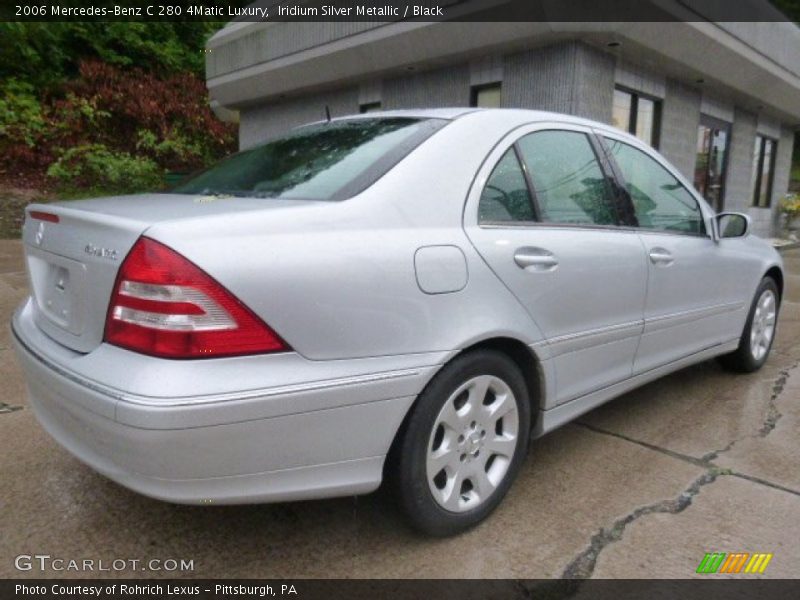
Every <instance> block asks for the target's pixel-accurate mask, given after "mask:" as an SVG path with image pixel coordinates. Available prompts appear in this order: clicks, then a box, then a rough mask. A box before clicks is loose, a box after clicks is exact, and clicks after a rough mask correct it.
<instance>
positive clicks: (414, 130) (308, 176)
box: [173, 118, 447, 200]
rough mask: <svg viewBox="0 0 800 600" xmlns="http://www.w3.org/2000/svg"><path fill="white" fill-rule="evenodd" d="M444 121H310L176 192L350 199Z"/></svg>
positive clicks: (222, 163) (228, 160)
mask: <svg viewBox="0 0 800 600" xmlns="http://www.w3.org/2000/svg"><path fill="white" fill-rule="evenodd" d="M445 123H447V121H445V120H442V119H411V118H383V119H381V118H363V119H352V120H342V121H332V122H329V123H322V124H316V125H308V126H306V127H301V128H299V129H296V130H294V131H292V132H291V133H289V134H288V135H286V136H284V137H281V138H278V139H276V140H273V141H271V142H268V143H266V144H264V145H262V146H258V147H256V148H252V149H250V150H245V151H244V152H239V153H238V154H234V155H233V156H229V157H228V158H225V159H223V160H222V161H220V162H219V163H217V164H216V165H214V166H212V167H211V168H209V169H208V170H206V171H204V172H202V173H200V174H199V175H196V176H194V177H192V178H191V179H189V180H188V181H186V182H185V183H183V184H181V185H179V186H178V187H177V188H175V189H174V190H173V192H174V193H178V194H226V195H233V196H249V197H256V198H283V199H304V200H341V199H344V198H349V197H350V196H353V195H355V194H357V193H359V192H361V191H363V190H364V189H366V188H367V187H369V186H370V185H372V184H373V183H374V182H375V181H376V180H377V179H378V178H379V177H381V176H382V175H383V174H384V173H386V172H387V171H388V170H389V169H391V168H392V167H393V166H394V165H395V164H397V162H399V161H400V160H401V159H402V158H403V157H404V156H406V155H407V154H408V153H409V152H411V150H413V149H414V148H415V147H416V146H417V145H419V144H420V143H422V141H424V140H425V139H427V138H428V137H429V136H431V135H433V133H434V132H436V131H438V130H439V129H440V128H441V127H442V126H443V125H444V124H445Z"/></svg>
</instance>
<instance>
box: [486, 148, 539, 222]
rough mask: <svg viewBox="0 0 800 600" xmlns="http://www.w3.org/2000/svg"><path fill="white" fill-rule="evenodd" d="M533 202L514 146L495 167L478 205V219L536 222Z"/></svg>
mask: <svg viewBox="0 0 800 600" xmlns="http://www.w3.org/2000/svg"><path fill="white" fill-rule="evenodd" d="M533 219H534V216H533V205H532V204H531V195H530V193H529V192H528V184H527V183H526V182H525V175H524V174H523V172H522V167H521V166H520V164H519V160H518V159H517V154H516V152H514V149H513V148H510V149H509V150H508V152H506V153H505V154H504V155H503V158H501V159H500V160H499V162H498V163H497V166H495V168H494V170H493V171H492V174H491V175H490V176H489V180H488V181H487V182H486V186H485V187H484V188H483V193H482V194H481V200H480V203H479V204H478V221H479V222H481V223H503V222H508V221H533Z"/></svg>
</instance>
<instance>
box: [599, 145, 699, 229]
mask: <svg viewBox="0 0 800 600" xmlns="http://www.w3.org/2000/svg"><path fill="white" fill-rule="evenodd" d="M606 141H607V143H608V145H609V148H610V149H611V154H612V155H613V156H614V158H615V159H616V161H617V164H618V165H619V168H620V170H621V171H622V176H623V177H624V178H625V183H626V186H627V189H628V193H629V194H630V196H631V200H632V201H633V208H634V212H635V214H636V219H637V220H638V224H639V227H643V228H645V229H660V230H663V231H673V232H677V233H694V234H702V233H703V232H704V231H705V227H704V226H703V215H702V213H701V212H700V207H699V206H698V204H697V200H695V198H694V196H692V194H691V193H690V192H689V191H688V190H687V189H686V188H685V187H683V185H681V183H680V182H679V181H678V180H677V179H676V178H675V177H674V176H673V175H672V174H671V173H670V172H669V171H667V170H666V169H665V168H664V167H663V166H661V165H660V164H659V163H658V162H657V161H656V160H654V159H653V158H652V157H650V156H648V155H647V154H645V153H644V152H642V151H641V150H639V149H637V148H634V147H633V146H630V145H628V144H625V143H623V142H620V141H617V140H609V139H607V140H606Z"/></svg>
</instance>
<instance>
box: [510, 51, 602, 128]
mask: <svg viewBox="0 0 800 600" xmlns="http://www.w3.org/2000/svg"><path fill="white" fill-rule="evenodd" d="M503 74H504V75H503V96H502V102H503V106H506V107H514V108H531V109H537V110H548V111H553V112H562V113H569V114H574V115H578V116H581V117H587V118H590V119H595V120H597V121H603V122H609V121H610V120H611V104H612V98H613V94H614V58H613V57H612V56H611V55H609V54H606V53H604V52H601V51H599V50H596V49H594V48H592V47H590V46H587V45H586V44H582V43H580V42H563V43H559V44H554V45H552V46H546V47H544V48H537V49H534V50H529V51H526V52H519V53H515V54H510V55H508V56H506V57H505V62H504V65H503Z"/></svg>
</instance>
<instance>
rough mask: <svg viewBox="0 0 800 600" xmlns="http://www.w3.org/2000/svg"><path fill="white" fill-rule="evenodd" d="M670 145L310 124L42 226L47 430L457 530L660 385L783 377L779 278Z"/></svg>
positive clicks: (261, 492) (178, 483)
mask: <svg viewBox="0 0 800 600" xmlns="http://www.w3.org/2000/svg"><path fill="white" fill-rule="evenodd" d="M749 229H750V223H749V219H748V217H747V216H744V215H740V214H735V213H725V214H719V215H716V214H714V212H713V211H712V210H711V208H710V207H709V206H708V204H706V202H705V201H704V200H703V199H702V198H701V197H700V196H699V195H698V194H697V193H696V192H695V191H694V190H693V189H692V186H691V185H690V184H689V182H688V181H686V179H685V178H684V177H683V176H682V175H681V174H680V173H678V171H676V169H675V168H674V167H672V166H670V165H669V164H668V163H667V162H666V161H665V160H664V159H663V158H661V157H660V156H659V155H658V153H656V152H655V151H654V150H653V149H652V148H650V147H649V146H646V145H645V144H643V143H641V142H640V141H638V140H637V139H636V138H634V137H631V136H630V135H627V134H625V133H622V132H620V131H618V130H616V129H613V128H610V127H608V126H607V125H603V124H600V123H595V122H592V121H587V120H583V119H577V118H574V117H568V116H564V115H559V114H552V113H543V112H533V111H525V110H474V109H452V110H423V111H402V112H384V113H372V114H369V115H361V116H355V117H349V118H343V119H335V120H333V121H329V122H321V123H315V124H311V125H308V126H304V127H300V128H298V129H295V130H293V131H292V132H290V133H289V134H287V135H285V136H283V137H281V138H278V139H275V140H273V141H271V142H268V143H266V144H264V145H261V146H258V147H256V148H253V149H250V150H246V151H244V152H241V153H239V154H236V155H233V156H231V157H229V158H227V159H225V160H223V161H222V162H220V163H218V164H217V165H216V166H213V167H211V168H210V169H208V170H207V171H205V172H203V173H200V174H199V175H196V176H194V177H192V178H190V179H189V180H188V181H187V182H185V183H183V184H182V185H180V186H179V187H178V188H177V189H175V190H173V191H172V192H171V193H168V194H145V195H138V196H127V197H115V198H98V199H92V200H83V201H77V202H63V203H55V204H46V205H31V206H30V207H29V208H28V210H27V215H26V220H25V225H24V243H25V252H26V257H27V267H28V271H29V274H30V284H31V290H32V294H31V297H30V298H29V299H28V300H27V302H25V303H24V305H23V306H21V307H20V308H19V309H18V311H17V312H16V314H15V315H14V318H13V332H14V338H15V342H16V347H17V351H18V354H19V357H20V360H21V362H22V365H23V366H24V369H25V372H26V376H27V382H28V388H29V394H30V405H31V407H32V408H33V410H34V411H35V413H36V415H37V417H38V419H39V420H40V422H41V423H42V425H43V426H44V428H45V429H46V430H47V431H48V432H49V433H50V434H51V435H52V436H53V437H54V438H55V439H56V440H57V441H58V442H60V443H61V444H62V445H63V446H64V447H65V448H66V449H67V450H69V451H70V452H72V453H73V454H74V455H75V456H77V457H78V458H79V459H81V460H82V461H83V462H85V463H86V464H88V465H90V466H91V467H93V468H94V469H96V470H97V471H99V472H100V473H103V474H104V475H106V476H108V477H110V478H111V479H113V480H115V481H117V482H119V483H120V484H122V485H124V486H127V487H129V488H131V489H133V490H136V491H138V492H141V493H143V494H146V495H148V496H152V497H154V498H160V499H163V500H168V501H171V502H179V503H189V504H226V503H247V502H267V501H287V500H299V499H305V498H321V497H326V496H338V495H349V494H364V493H367V492H370V491H372V490H374V489H376V488H377V487H378V486H379V485H380V484H381V482H382V481H383V480H387V481H388V482H390V483H391V484H392V486H393V489H394V493H395V495H396V497H397V499H398V503H399V505H400V506H401V507H402V510H403V511H404V512H405V513H406V514H407V516H408V519H409V520H410V522H411V523H412V524H413V525H415V526H416V527H417V528H419V529H421V530H423V531H425V532H428V533H431V534H435V535H446V534H452V533H456V532H458V531H461V530H463V529H465V528H467V527H470V526H472V525H474V524H476V523H478V522H479V521H481V520H482V519H483V518H485V517H486V516H487V515H488V514H489V513H490V512H491V511H492V510H493V509H494V508H495V507H496V506H497V504H498V503H499V502H500V501H501V499H502V498H503V496H504V495H505V493H506V492H507V491H508V488H509V486H510V485H511V483H512V481H513V480H514V477H515V475H516V474H517V472H518V470H519V468H520V464H521V462H522V461H523V459H524V457H525V455H526V453H527V449H528V442H529V440H530V439H531V438H532V437H538V436H541V435H543V434H545V433H547V432H548V431H551V430H553V429H555V428H557V427H559V426H560V425H563V424H565V423H567V422H568V421H570V420H571V419H574V418H576V417H577V416H579V415H581V414H583V413H585V412H586V411H588V410H591V409H592V408H594V407H596V406H598V405H600V404H602V403H603V402H606V401H607V400H609V399H611V398H613V397H614V396H618V395H619V394H622V393H623V392H625V391H627V390H630V389H632V388H634V387H636V386H639V385H642V384H643V383H646V382H648V381H651V380H653V379H655V378H657V377H660V376H662V375H664V374H666V373H669V372H671V371H674V370H676V369H680V368H682V367H685V366H687V365H689V364H692V363H696V362H698V361H703V360H706V359H709V358H712V357H719V358H720V360H721V362H722V364H723V365H725V366H726V367H729V368H730V369H732V370H736V371H754V370H756V369H758V368H759V367H761V365H763V364H764V362H765V361H766V359H767V356H768V354H769V351H770V346H771V344H772V340H773V338H774V335H775V328H776V320H777V316H778V307H779V304H780V300H781V292H782V288H783V272H782V266H781V260H780V258H779V256H778V254H777V253H776V252H775V251H774V250H773V249H772V248H771V247H770V246H769V245H768V244H767V243H765V242H764V241H762V240H760V239H758V238H757V237H755V236H753V235H749Z"/></svg>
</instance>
